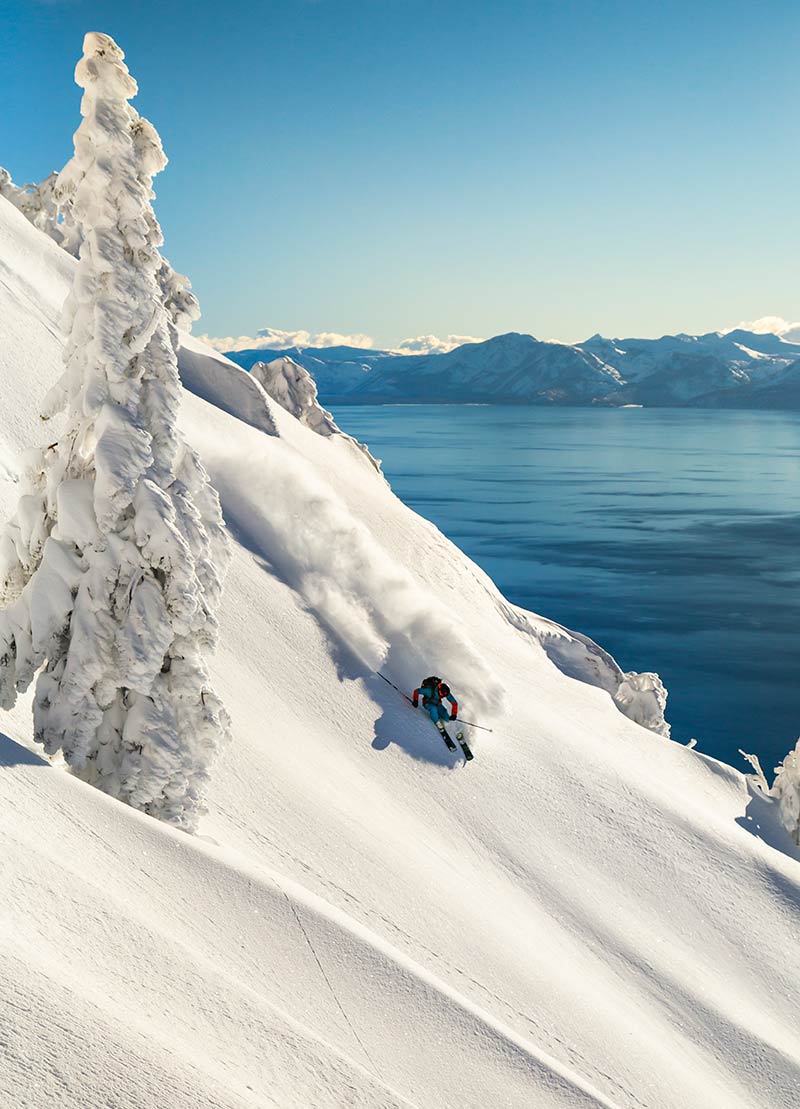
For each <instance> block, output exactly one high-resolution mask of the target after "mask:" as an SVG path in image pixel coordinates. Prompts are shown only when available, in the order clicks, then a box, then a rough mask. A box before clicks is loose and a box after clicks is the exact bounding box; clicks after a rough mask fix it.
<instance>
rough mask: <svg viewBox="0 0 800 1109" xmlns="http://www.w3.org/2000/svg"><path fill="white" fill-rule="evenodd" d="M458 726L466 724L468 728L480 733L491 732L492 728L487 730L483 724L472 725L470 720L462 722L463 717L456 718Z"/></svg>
mask: <svg viewBox="0 0 800 1109" xmlns="http://www.w3.org/2000/svg"><path fill="white" fill-rule="evenodd" d="M458 722H459V724H466V725H467V727H468V728H479V729H480V731H482V732H492V731H494V729H493V728H487V727H485V726H484V725H483V724H473V723H472V721H471V720H464V718H463V717H461V716H459V717H458Z"/></svg>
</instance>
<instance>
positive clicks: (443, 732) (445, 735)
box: [434, 722, 458, 751]
mask: <svg viewBox="0 0 800 1109" xmlns="http://www.w3.org/2000/svg"><path fill="white" fill-rule="evenodd" d="M434 727H435V728H436V731H437V732H438V733H439V735H440V736H441V737H442V739H443V740H444V741H445V743H446V744H447V750H448V751H457V750H458V745H457V744H456V743H454V742H453V738H452V736H451V735H450V733H449V732H448V730H447V728H445V726H444V724H442V723H441V722H439V723H438V724H435V725H434Z"/></svg>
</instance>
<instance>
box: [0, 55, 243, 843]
mask: <svg viewBox="0 0 800 1109" xmlns="http://www.w3.org/2000/svg"><path fill="white" fill-rule="evenodd" d="M123 58H124V55H123V53H122V51H121V50H120V49H119V47H118V46H117V45H116V43H115V42H114V41H113V39H111V38H109V37H108V36H107V35H103V34H89V35H87V36H86V38H85V40H84V54H83V58H82V59H81V61H80V62H79V63H78V66H77V69H76V72H75V79H76V81H77V83H78V84H79V85H80V86H81V87H82V88H83V89H84V95H83V99H82V102H81V115H82V116H83V120H82V123H81V125H80V127H79V129H78V131H77V132H76V134H75V155H74V157H73V159H72V160H71V161H70V162H69V163H68V165H67V166H66V167H65V168H64V170H63V171H62V172H61V174H60V176H59V180H58V190H59V191H60V192H61V193H62V194H63V195H64V196H68V197H69V206H70V210H71V213H72V216H73V218H74V220H75V222H76V225H77V227H78V230H79V232H80V242H81V246H80V255H79V260H78V266H77V269H76V274H75V281H74V285H73V288H72V292H71V294H70V296H69V297H68V298H67V302H66V305H65V325H66V331H67V333H68V339H67V343H66V346H65V350H64V363H65V368H64V372H63V374H62V377H61V379H60V381H59V382H58V384H57V385H56V386H55V388H54V389H53V390H52V392H51V393H50V395H49V397H48V398H47V399H46V401H45V411H44V414H45V416H51V415H54V414H55V413H56V412H58V411H60V410H64V412H65V416H64V425H63V430H62V431H61V434H60V435H59V436H58V438H57V439H56V441H55V442H52V443H50V444H49V446H47V447H46V448H45V449H44V450H43V451H41V452H39V453H37V454H36V455H35V457H33V458H31V460H30V464H29V466H28V469H27V473H26V475H25V478H24V482H25V486H24V489H23V493H22V496H21V497H20V500H19V504H18V506H17V510H16V513H15V515H14V518H13V519H12V521H11V522H10V523H9V524H8V525H7V527H6V529H5V532H4V534H3V535H2V538H0V578H1V579H2V590H3V598H2V600H3V602H4V603H5V604H6V605H7V607H6V608H5V610H4V611H3V612H2V613H0V702H1V703H2V705H3V706H4V707H6V708H8V707H10V706H11V705H12V704H13V703H14V701H15V699H16V695H17V691H20V690H24V689H26V688H27V687H28V686H29V684H30V683H31V681H32V680H33V678H34V677H35V675H36V673H37V671H39V674H38V678H37V681H36V695H35V703H34V732H35V737H36V739H37V741H38V742H39V743H41V744H43V746H44V748H45V750H46V751H47V752H48V753H50V754H54V753H55V752H56V751H59V750H60V751H62V752H63V754H64V757H65V759H66V761H67V763H68V764H69V765H70V766H71V767H72V768H73V770H74V771H75V772H76V773H77V774H78V775H79V776H80V777H82V778H84V779H85V780H86V781H88V782H91V783H93V784H95V785H97V786H98V787H99V788H100V789H103V790H105V791H106V792H107V793H109V794H111V795H112V796H114V797H117V798H119V799H121V800H123V801H126V802H127V803H128V804H130V805H133V806H134V807H136V808H138V809H141V810H143V811H144V812H147V813H150V814H151V815H153V816H156V817H159V818H161V819H163V820H167V821H170V822H171V823H174V824H177V825H179V826H181V827H184V828H187V829H191V828H192V827H194V825H195V823H196V820H197V817H198V815H199V814H200V813H201V812H202V809H203V793H204V787H205V784H206V781H207V777H208V768H209V764H210V762H211V761H212V759H213V757H214V755H215V754H216V752H217V750H218V748H219V746H220V743H221V741H223V740H224V739H225V738H226V736H227V734H228V727H229V722H228V717H227V713H226V712H225V709H224V707H223V706H222V704H221V703H220V701H219V699H218V698H217V696H216V695H215V693H214V692H213V690H212V689H211V687H210V684H209V679H208V673H207V670H206V666H205V662H204V652H206V651H207V650H208V649H210V648H212V647H213V646H214V644H215V641H216V635H217V623H216V619H215V615H214V612H215V608H216V606H217V603H218V600H219V596H220V591H221V573H222V571H223V569H224V567H225V565H226V564H227V560H228V547H227V541H226V538H225V534H224V530H223V523H222V516H221V512H220V506H219V500H218V498H217V495H216V492H215V491H214V489H213V488H212V487H211V485H210V484H209V480H208V477H207V475H206V473H205V471H204V470H203V467H202V466H201V464H200V461H199V459H198V457H197V455H196V454H195V453H194V452H193V451H192V450H191V449H190V448H189V447H188V445H187V444H186V443H185V441H184V440H183V438H182V436H181V435H180V433H179V432H178V430H177V415H178V406H179V399H180V397H179V393H180V388H179V380H178V369H177V360H176V353H175V348H176V343H177V335H176V332H175V329H174V326H173V322H172V316H171V315H170V312H169V311H168V310H167V308H166V306H165V292H164V290H163V289H162V287H161V285H160V284H159V276H160V275H161V276H163V272H162V266H163V259H162V257H161V255H160V253H159V250H158V248H159V246H160V245H161V243H162V241H163V240H162V235H161V230H160V228H159V225H158V223H157V221H156V218H155V215H154V213H153V210H152V207H151V203H150V201H151V199H152V197H153V195H154V194H153V191H152V178H153V176H154V174H156V173H158V172H159V170H161V169H162V168H163V167H164V165H165V164H166V158H165V156H164V153H163V151H162V148H161V142H160V139H159V137H158V134H157V133H156V131H155V129H154V128H153V127H152V126H151V124H150V123H148V121H147V120H145V119H142V118H141V117H140V116H139V115H138V113H137V112H136V111H135V110H134V109H133V108H132V107H131V106H130V105H129V103H128V101H129V100H130V98H131V97H132V96H134V95H135V93H136V91H137V87H136V83H135V81H134V80H133V78H132V77H131V76H130V74H129V72H128V69H127V67H126V66H125V64H124V62H123Z"/></svg>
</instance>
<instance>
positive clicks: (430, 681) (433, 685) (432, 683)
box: [420, 675, 442, 693]
mask: <svg viewBox="0 0 800 1109" xmlns="http://www.w3.org/2000/svg"><path fill="white" fill-rule="evenodd" d="M441 684H442V679H441V678H437V677H436V675H434V676H433V677H432V678H423V679H422V684H421V685H420V689H425V688H426V687H427V688H428V689H432V690H433V692H434V693H436V692H437V690H438V689H439V686H440V685H441Z"/></svg>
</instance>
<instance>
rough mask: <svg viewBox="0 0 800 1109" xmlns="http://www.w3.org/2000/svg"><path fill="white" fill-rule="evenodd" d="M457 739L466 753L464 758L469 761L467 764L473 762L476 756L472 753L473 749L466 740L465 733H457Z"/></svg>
mask: <svg viewBox="0 0 800 1109" xmlns="http://www.w3.org/2000/svg"><path fill="white" fill-rule="evenodd" d="M456 739H457V740H458V742H459V743H460V744H461V750H462V751H463V752H464V758H465V759H466V760H467V762H472V760H473V759H474V758H475V756H474V755H473V753H472V748H471V747H470V745H469V744H468V743H467V741H466V739H465V738H464V733H463V732H456Z"/></svg>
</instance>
